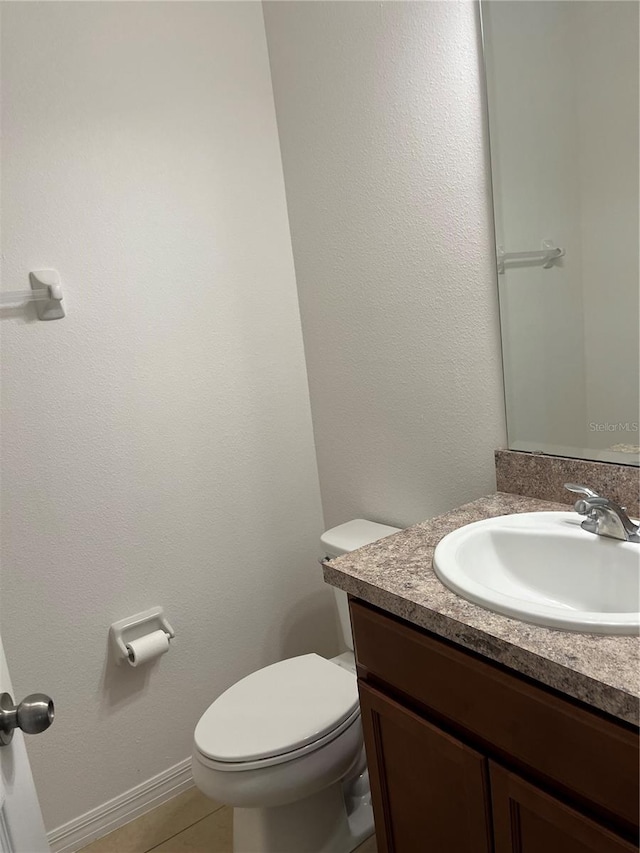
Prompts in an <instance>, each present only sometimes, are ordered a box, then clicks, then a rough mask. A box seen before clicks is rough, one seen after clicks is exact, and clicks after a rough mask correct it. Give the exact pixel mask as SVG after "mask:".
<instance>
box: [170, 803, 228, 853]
mask: <svg viewBox="0 0 640 853" xmlns="http://www.w3.org/2000/svg"><path fill="white" fill-rule="evenodd" d="M232 839H233V809H230V808H229V807H228V806H224V808H221V809H219V810H218V811H217V812H214V813H213V814H210V815H209V816H208V817H205V818H203V819H202V820H199V821H198V823H195V824H194V825H193V826H190V827H189V828H188V829H183V830H182V832H180V833H179V834H178V835H175V836H174V837H173V838H170V839H169V840H168V841H165V842H164V843H163V844H160V845H159V846H158V847H154V849H153V853H232V844H233V841H232Z"/></svg>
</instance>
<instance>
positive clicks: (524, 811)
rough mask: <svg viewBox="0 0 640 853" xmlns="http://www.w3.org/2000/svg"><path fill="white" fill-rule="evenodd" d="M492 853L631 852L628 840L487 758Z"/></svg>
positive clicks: (634, 847) (635, 848) (635, 849)
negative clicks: (489, 762) (493, 844)
mask: <svg viewBox="0 0 640 853" xmlns="http://www.w3.org/2000/svg"><path fill="white" fill-rule="evenodd" d="M491 798H492V805H493V829H494V837H495V853H634V851H636V853H637V850H638V848H637V847H636V846H635V845H632V844H629V843H628V842H627V841H625V840H624V839H622V838H619V837H618V836H617V835H614V834H613V833H612V832H609V830H607V829H604V828H603V827H601V826H598V824H596V823H594V822H593V821H592V820H589V818H587V817H585V816H584V815H582V814H580V813H579V812H576V811H574V809H572V808H570V807H569V806H566V805H565V804H564V803H562V802H560V801H559V800H556V799H555V798H554V797H552V796H550V795H549V794H546V793H544V791H541V790H540V789H538V788H536V787H534V786H533V785H530V784H529V783H528V782H525V781H524V780H523V779H521V778H520V777H519V776H516V775H515V774H514V773H509V771H508V770H505V769H504V768H502V767H500V766H499V765H497V764H494V763H493V762H491Z"/></svg>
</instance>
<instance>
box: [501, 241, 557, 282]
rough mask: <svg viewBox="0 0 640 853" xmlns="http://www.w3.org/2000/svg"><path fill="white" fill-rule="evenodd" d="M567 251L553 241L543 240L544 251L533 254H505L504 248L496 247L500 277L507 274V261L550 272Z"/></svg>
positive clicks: (535, 251)
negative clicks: (539, 267)
mask: <svg viewBox="0 0 640 853" xmlns="http://www.w3.org/2000/svg"><path fill="white" fill-rule="evenodd" d="M564 254H565V250H564V249H561V248H559V247H558V246H555V245H554V244H553V241H552V240H543V241H542V249H540V250H537V249H536V250H533V251H531V252H505V250H504V246H497V247H496V257H497V261H498V275H503V274H504V272H505V261H506V262H508V261H515V262H516V265H517V266H521V267H528V266H541V267H542V268H543V269H545V270H548V269H551V267H552V266H554V264H555V262H556V261H557V260H558V259H559V258H563V257H564Z"/></svg>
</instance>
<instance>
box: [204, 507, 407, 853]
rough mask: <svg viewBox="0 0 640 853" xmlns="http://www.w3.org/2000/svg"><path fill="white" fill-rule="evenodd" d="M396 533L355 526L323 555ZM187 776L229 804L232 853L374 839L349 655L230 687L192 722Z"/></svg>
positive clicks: (327, 849)
mask: <svg viewBox="0 0 640 853" xmlns="http://www.w3.org/2000/svg"><path fill="white" fill-rule="evenodd" d="M396 530H397V528H392V527H388V526H386V525H380V524H375V523H373V522H368V521H364V520H360V519H359V520H357V521H354V522H348V523H347V524H343V525H340V527H338V528H334V529H333V530H331V531H327V533H325V534H324V535H323V537H322V544H323V549H324V551H325V552H326V554H327V556H329V557H332V556H337V555H338V554H340V553H346V551H350V550H354V549H355V548H356V547H361V546H362V545H364V544H368V543H370V542H373V541H375V540H377V539H380V538H382V537H383V536H388V535H390V534H391V533H395V532H396ZM336 592H338V591H336ZM339 596H340V597H339V598H338V604H339V610H340V614H341V625H342V629H343V634H344V637H345V641H346V643H347V645H348V646H349V648H350V649H351V650H352V649H353V641H352V638H351V631H350V625H349V621H348V607H347V597H346V595H345V594H344V593H339ZM345 610H347V612H346V615H345ZM192 769H193V778H194V781H195V783H196V785H197V786H198V788H199V789H200V790H201V791H202V792H203V793H204V794H205V795H206V796H208V797H210V798H212V799H215V800H217V801H219V802H222V803H226V804H227V805H230V806H233V808H234V818H233V849H234V853H351V851H352V850H354V849H355V848H356V847H357V846H358V845H359V844H360V843H361V842H362V841H364V839H365V838H367V837H368V836H369V835H371V834H372V833H373V814H372V810H371V797H370V791H369V780H368V774H367V771H366V760H365V756H364V746H363V739H362V726H361V722H360V709H359V704H358V691H357V684H356V674H355V663H354V660H353V652H352V651H349V652H346V653H344V654H342V655H340V656H338V657H337V658H333V659H330V660H328V659H326V658H323V657H321V656H320V655H316V654H308V655H301V656H299V657H294V658H288V659H286V660H283V661H279V662H278V663H274V664H271V665H270V666H267V667H264V668H263V669H260V670H257V671H256V672H253V673H251V674H250V675H247V676H246V677H245V678H243V679H241V680H240V681H238V682H236V684H234V685H232V686H231V687H230V688H229V689H228V690H226V691H225V692H224V693H223V694H222V695H221V696H219V697H218V698H217V699H216V700H215V701H214V702H213V704H212V705H210V706H209V708H208V709H207V711H205V713H204V714H203V715H202V717H201V718H200V721H199V722H198V724H197V726H196V730H195V733H194V749H193V755H192Z"/></svg>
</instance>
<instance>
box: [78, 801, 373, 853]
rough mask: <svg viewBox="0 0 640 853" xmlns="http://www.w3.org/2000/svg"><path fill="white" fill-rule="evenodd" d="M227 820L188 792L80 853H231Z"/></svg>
mask: <svg viewBox="0 0 640 853" xmlns="http://www.w3.org/2000/svg"><path fill="white" fill-rule="evenodd" d="M231 817H232V810H231V809H230V808H229V807H228V806H222V805H220V804H219V803H215V802H213V801H212V800H208V799H206V797H203V796H202V794H201V793H200V792H199V791H198V789H197V788H190V789H189V790H188V791H185V792H184V793H183V794H180V795H179V796H177V797H174V799H172V800H169V801H168V802H166V803H164V804H163V805H161V806H158V808H157V809H154V810H153V811H150V812H147V814H145V815H142V817H139V818H137V819H136V820H134V821H132V822H131V823H128V824H127V825H126V826H123V827H121V828H120V829H116V831H115V832H112V833H111V834H110V835H105V837H104V838H100V839H98V841H94V842H93V843H92V844H89V845H88V846H87V847H84V848H83V849H82V853H148V851H150V850H153V851H154V853H232V848H231ZM355 853H376V845H375V840H374V839H373V838H370V839H368V840H367V841H365V842H364V844H361V845H360V847H358V850H357V851H355Z"/></svg>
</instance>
